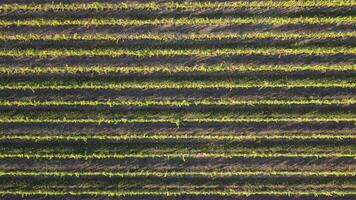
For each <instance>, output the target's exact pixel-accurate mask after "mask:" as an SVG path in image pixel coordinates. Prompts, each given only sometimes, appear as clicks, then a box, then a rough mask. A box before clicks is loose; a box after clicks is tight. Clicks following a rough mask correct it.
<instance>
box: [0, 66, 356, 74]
mask: <svg viewBox="0 0 356 200" xmlns="http://www.w3.org/2000/svg"><path fill="white" fill-rule="evenodd" d="M263 71H266V72H268V71H281V72H296V71H356V65H350V64H338V65H227V64H222V65H210V66H209V65H195V66H164V65H162V66H49V67H30V66H16V67H14V66H0V74H8V75H15V74H22V75H26V74H78V73H96V74H112V73H121V74H129V73H143V74H151V73H156V72H159V73H186V72H203V73H205V72H263Z"/></svg>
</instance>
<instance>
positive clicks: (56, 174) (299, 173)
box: [0, 171, 356, 177]
mask: <svg viewBox="0 0 356 200" xmlns="http://www.w3.org/2000/svg"><path fill="white" fill-rule="evenodd" d="M0 176H52V177H64V176H72V177H81V176H105V177H114V176H115V177H145V176H147V177H148V176H149V177H187V176H188V177H191V176H199V177H233V176H356V172H355V171H236V172H234V171H229V172H220V171H212V172H211V171H209V172H205V171H191V172H189V171H167V172H158V171H156V172H155V171H140V172H108V171H90V172H83V171H80V172H71V171H53V172H50V171H44V172H42V171H0Z"/></svg>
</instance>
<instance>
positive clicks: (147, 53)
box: [0, 47, 356, 57]
mask: <svg viewBox="0 0 356 200" xmlns="http://www.w3.org/2000/svg"><path fill="white" fill-rule="evenodd" d="M299 54H305V55H335V54H348V55H356V48H354V47H324V48H323V47H305V48H290V47H289V48H277V47H270V48H267V47H264V48H248V47H240V48H216V49H211V48H210V49H188V48H187V49H147V48H146V49H137V50H132V49H114V48H95V49H81V48H79V49H72V48H70V49H32V48H28V49H4V48H2V49H0V56H11V57H31V56H38V57H60V56H89V57H91V56H111V57H116V56H136V57H154V56H228V55H229V56H233V55H299Z"/></svg>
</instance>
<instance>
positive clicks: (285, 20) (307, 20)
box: [0, 16, 356, 26]
mask: <svg viewBox="0 0 356 200" xmlns="http://www.w3.org/2000/svg"><path fill="white" fill-rule="evenodd" d="M354 23H356V16H347V17H339V16H336V17H269V18H267V17H244V18H242V17H235V18H231V17H230V18H186V17H183V18H161V19H146V20H141V19H131V18H127V19H123V18H84V19H50V18H39V19H21V20H20V19H19V20H0V26H13V25H15V26H63V25H78V26H99V25H119V26H137V25H174V26H178V25H193V26H195V25H228V24H267V25H287V24H354Z"/></svg>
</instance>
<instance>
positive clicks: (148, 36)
mask: <svg viewBox="0 0 356 200" xmlns="http://www.w3.org/2000/svg"><path fill="white" fill-rule="evenodd" d="M353 37H356V32H354V31H350V32H332V31H329V32H312V33H288V32H285V33H273V32H260V33H258V32H251V33H242V34H240V33H205V34H204V33H202V34H196V33H188V34H173V33H162V34H155V33H145V34H129V35H127V34H100V33H94V34H45V35H42V34H12V35H11V34H6V35H4V34H2V35H0V40H3V41H7V40H21V41H30V40H31V41H32V40H41V41H61V40H108V41H121V40H158V41H172V40H222V39H267V38H273V39H275V38H277V39H330V38H353Z"/></svg>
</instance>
